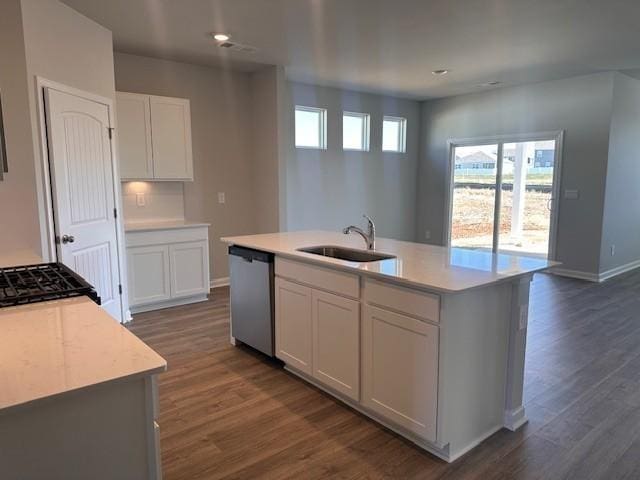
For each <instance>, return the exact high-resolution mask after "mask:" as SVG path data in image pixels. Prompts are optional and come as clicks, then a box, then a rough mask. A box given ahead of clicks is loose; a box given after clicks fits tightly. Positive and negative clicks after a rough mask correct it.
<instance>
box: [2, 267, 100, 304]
mask: <svg viewBox="0 0 640 480" xmlns="http://www.w3.org/2000/svg"><path fill="white" fill-rule="evenodd" d="M82 295H85V296H87V297H89V298H90V299H92V300H93V301H94V302H96V303H97V304H98V305H100V297H99V296H98V294H97V292H96V291H95V289H94V288H93V287H92V286H91V285H89V283H87V282H86V281H85V280H84V279H83V278H82V277H81V276H80V275H78V274H77V273H75V272H73V271H72V270H71V269H69V268H68V267H66V266H65V265H63V264H61V263H43V264H38V265H27V266H23V267H9V268H0V308H2V307H12V306H15V305H25V304H30V303H37V302H44V301H47V300H59V299H62V298H72V297H79V296H82Z"/></svg>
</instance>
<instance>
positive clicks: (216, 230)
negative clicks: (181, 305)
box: [115, 53, 255, 278]
mask: <svg viewBox="0 0 640 480" xmlns="http://www.w3.org/2000/svg"><path fill="white" fill-rule="evenodd" d="M115 70H116V87H117V90H119V91H124V92H134V93H147V94H152V95H165V96H170V97H181V98H188V99H189V100H191V119H192V121H191V127H192V141H193V160H194V181H193V182H185V183H184V212H185V216H186V218H187V219H190V220H197V221H205V222H208V223H211V228H210V230H209V241H210V252H211V255H210V262H211V265H210V267H211V277H212V278H224V277H227V276H228V262H227V254H226V246H225V245H224V244H223V243H222V242H220V240H219V239H220V237H222V236H225V235H241V234H250V233H255V222H254V214H253V194H252V190H253V189H252V188H251V186H252V168H251V153H252V150H251V143H250V141H249V140H248V139H249V138H250V136H251V130H252V121H251V93H250V78H249V75H248V74H246V73H237V72H230V71H228V70H221V69H217V68H209V67H201V66H196V65H190V64H186V63H179V62H171V61H166V60H157V59H153V58H148V57H140V56H134V55H127V54H122V53H116V55H115ZM148 188H149V189H150V194H151V195H154V192H155V191H156V190H158V192H156V193H161V192H160V190H161V189H163V186H161V185H159V184H156V183H153V182H149V184H148ZM217 192H225V193H226V203H225V204H219V203H218V199H217ZM159 197H160V195H157V198H159ZM125 213H126V212H125ZM125 220H126V218H125Z"/></svg>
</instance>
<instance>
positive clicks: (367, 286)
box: [364, 278, 440, 323]
mask: <svg viewBox="0 0 640 480" xmlns="http://www.w3.org/2000/svg"><path fill="white" fill-rule="evenodd" d="M364 299H365V301H366V302H367V303H370V304H372V305H377V306H379V307H383V308H388V309H389V310H392V311H395V312H400V313H405V314H407V315H411V316H413V317H418V318H422V319H424V320H429V321H431V322H435V323H438V322H439V321H440V297H439V296H438V295H433V294H430V293H426V292H421V291H419V290H413V289H410V288H406V287H401V286H399V285H394V284H390V283H383V282H379V281H377V280H373V279H370V278H368V279H366V280H365V283H364Z"/></svg>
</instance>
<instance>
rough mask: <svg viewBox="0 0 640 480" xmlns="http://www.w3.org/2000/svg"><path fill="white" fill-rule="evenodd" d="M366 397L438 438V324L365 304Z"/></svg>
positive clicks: (391, 416)
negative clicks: (431, 323)
mask: <svg viewBox="0 0 640 480" xmlns="http://www.w3.org/2000/svg"><path fill="white" fill-rule="evenodd" d="M364 309H365V314H364V316H363V319H362V390H363V392H362V397H363V398H362V401H363V404H364V405H365V406H366V407H368V408H369V409H371V410H373V411H374V412H376V413H378V414H379V415H381V416H382V417H384V418H386V419H388V420H390V421H392V422H393V423H395V424H396V425H399V426H401V427H404V428H405V429H407V430H409V431H411V432H413V433H415V434H417V435H419V436H420V437H422V438H424V439H426V440H429V441H432V442H433V441H435V440H436V414H437V412H436V408H437V398H438V395H437V392H438V390H437V389H438V327H436V326H435V325H430V324H428V323H425V322H422V321H420V320H415V319H413V318H410V317H406V316H404V315H399V314H396V313H391V312H389V311H386V310H383V309H380V308H376V307H372V306H369V305H367V306H365V307H364Z"/></svg>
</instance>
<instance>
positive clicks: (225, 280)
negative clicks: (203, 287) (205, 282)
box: [210, 277, 229, 288]
mask: <svg viewBox="0 0 640 480" xmlns="http://www.w3.org/2000/svg"><path fill="white" fill-rule="evenodd" d="M210 286H211V288H219V287H228V286H229V277H222V278H214V279H213V280H211V283H210Z"/></svg>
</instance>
